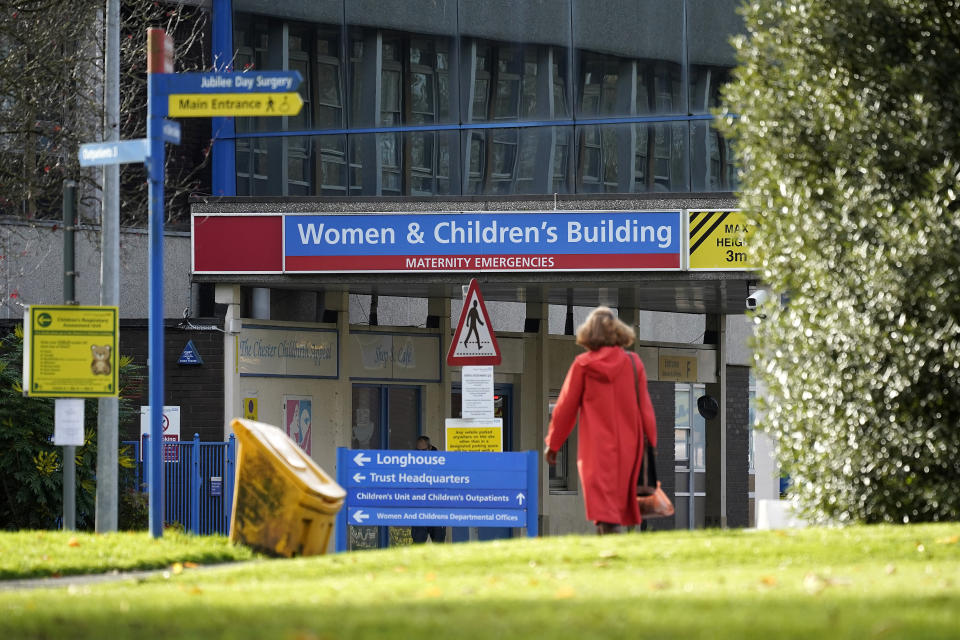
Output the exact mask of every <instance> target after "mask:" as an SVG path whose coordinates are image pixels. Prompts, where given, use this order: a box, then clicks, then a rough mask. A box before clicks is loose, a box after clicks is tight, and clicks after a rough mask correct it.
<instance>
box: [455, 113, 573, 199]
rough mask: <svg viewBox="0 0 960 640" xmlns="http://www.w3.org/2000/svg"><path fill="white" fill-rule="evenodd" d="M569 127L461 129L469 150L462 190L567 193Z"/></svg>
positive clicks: (500, 192)
mask: <svg viewBox="0 0 960 640" xmlns="http://www.w3.org/2000/svg"><path fill="white" fill-rule="evenodd" d="M572 133H573V132H572V129H571V128H570V127H529V128H517V129H485V130H479V131H478V130H474V131H468V132H464V134H463V136H464V138H463V139H464V147H465V148H468V149H469V151H470V157H469V160H470V162H469V174H468V175H467V177H466V186H465V192H466V193H470V194H512V193H569V192H570V184H569V177H568V176H569V171H570V169H569V148H570V139H571V137H572Z"/></svg>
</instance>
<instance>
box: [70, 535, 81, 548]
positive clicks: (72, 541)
mask: <svg viewBox="0 0 960 640" xmlns="http://www.w3.org/2000/svg"><path fill="white" fill-rule="evenodd" d="M67 546H68V547H79V546H80V541H79V540H77V538H76V536H74V537H72V538H70V539H69V540H67Z"/></svg>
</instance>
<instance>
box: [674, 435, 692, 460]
mask: <svg viewBox="0 0 960 640" xmlns="http://www.w3.org/2000/svg"><path fill="white" fill-rule="evenodd" d="M689 436H690V429H688V428H682V429H681V428H677V429H674V430H673V437H674V440H673V455H674V459H675V460H676V461H677V462H685V461H687V460H688V459H689V457H690V451H689V448H688V447H689V444H690V443H689V440H688V438H689Z"/></svg>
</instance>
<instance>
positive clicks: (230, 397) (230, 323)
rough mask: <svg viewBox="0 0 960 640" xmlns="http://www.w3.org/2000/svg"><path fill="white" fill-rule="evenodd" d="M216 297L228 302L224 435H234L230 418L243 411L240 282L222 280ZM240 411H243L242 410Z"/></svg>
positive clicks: (224, 380) (224, 355) (224, 383)
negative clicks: (230, 282) (239, 348)
mask: <svg viewBox="0 0 960 640" xmlns="http://www.w3.org/2000/svg"><path fill="white" fill-rule="evenodd" d="M214 301H215V302H216V303H217V304H225V305H227V311H226V314H225V315H224V317H223V325H224V331H225V333H224V335H223V438H224V440H226V439H227V438H229V437H230V434H231V433H232V432H233V430H232V429H231V428H230V420H232V419H233V416H234V415H243V413H242V410H243V407H242V406H241V403H242V400H241V398H240V368H239V365H240V356H239V353H238V352H237V347H238V341H239V336H240V330H241V328H242V325H241V322H240V285H233V284H218V285H216V288H215V290H214ZM238 412H239V413H238Z"/></svg>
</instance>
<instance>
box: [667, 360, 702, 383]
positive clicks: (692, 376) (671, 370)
mask: <svg viewBox="0 0 960 640" xmlns="http://www.w3.org/2000/svg"><path fill="white" fill-rule="evenodd" d="M659 364H660V371H659V372H658V373H659V375H658V376H657V380H660V381H661V382H667V381H669V382H696V381H697V357H696V356H674V355H662V356H660V362H659Z"/></svg>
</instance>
